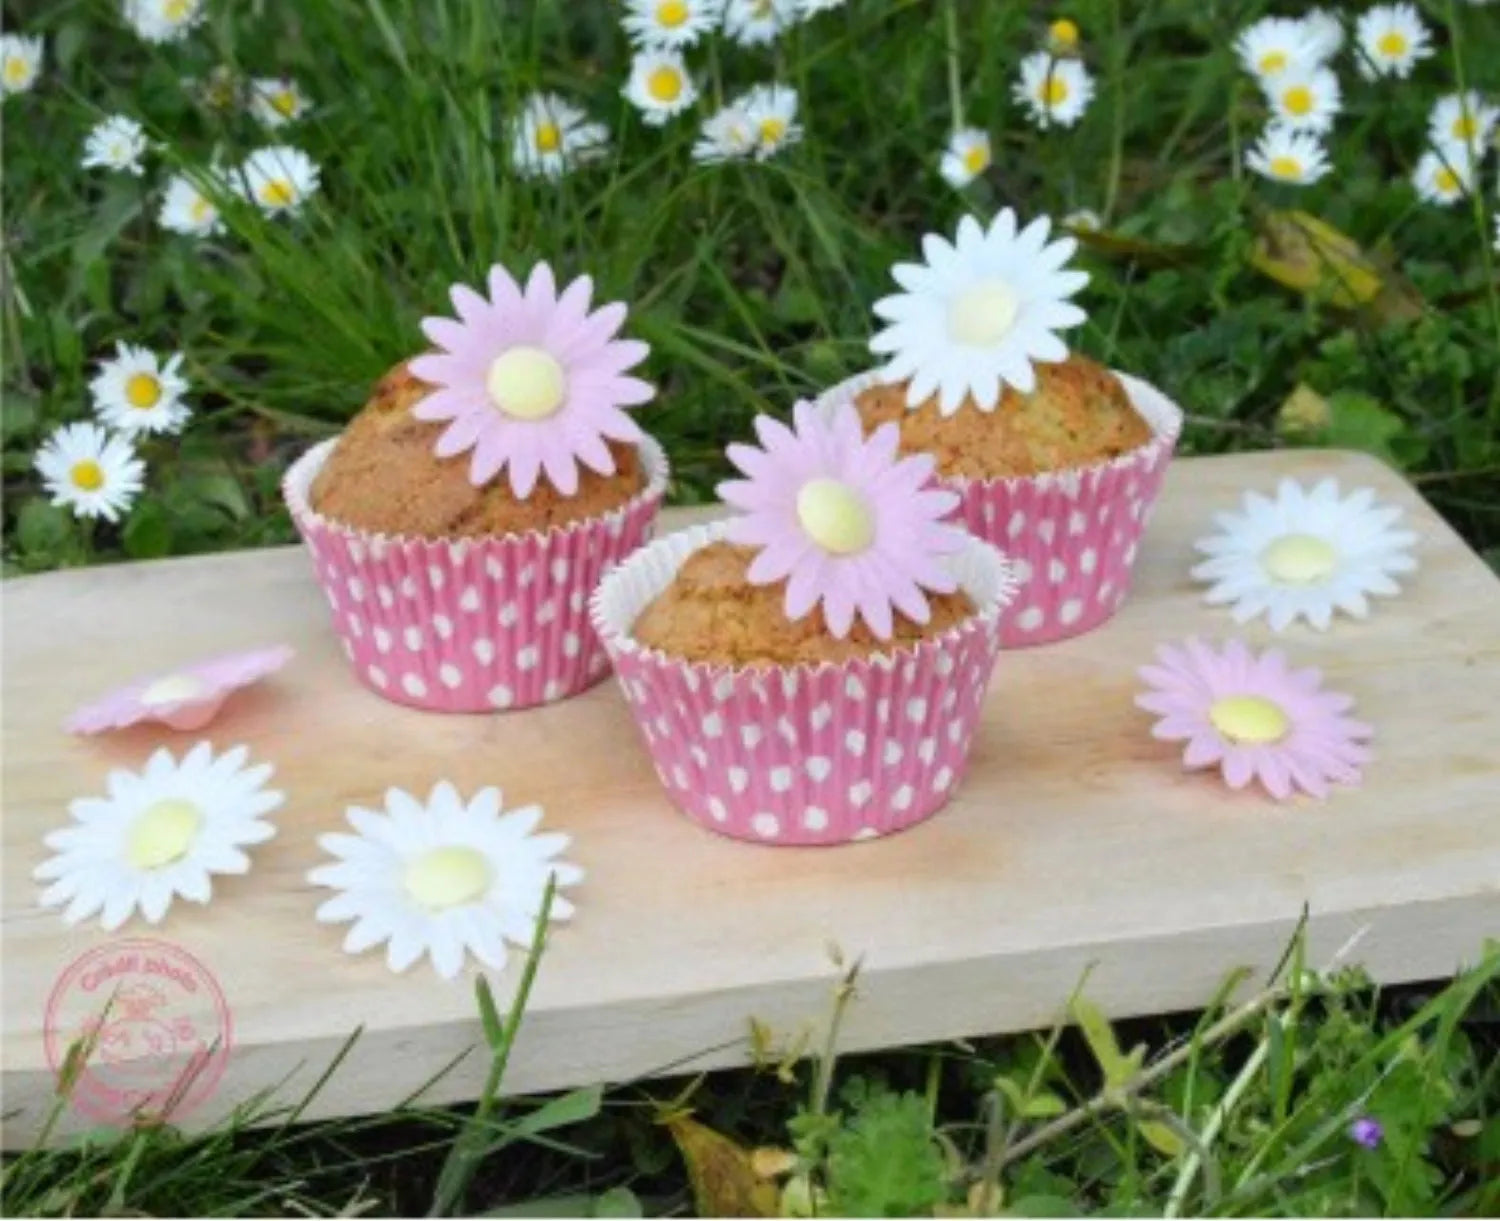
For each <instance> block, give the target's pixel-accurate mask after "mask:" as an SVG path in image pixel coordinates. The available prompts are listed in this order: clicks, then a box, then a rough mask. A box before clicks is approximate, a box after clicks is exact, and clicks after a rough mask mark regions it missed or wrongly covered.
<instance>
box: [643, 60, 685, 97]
mask: <svg viewBox="0 0 1500 1221" xmlns="http://www.w3.org/2000/svg"><path fill="white" fill-rule="evenodd" d="M646 92H647V93H649V94H650V95H651V96H652V97H653V98H655V99H656V100H657V101H658V102H675V101H676V100H677V98H678V97H679V96H680V95H681V93H682V73H680V72H679V71H677V69H676V68H666V67H662V68H657V69H656V70H655V71H653V72H652V73H651V75H650V76H648V77H647V78H646Z"/></svg>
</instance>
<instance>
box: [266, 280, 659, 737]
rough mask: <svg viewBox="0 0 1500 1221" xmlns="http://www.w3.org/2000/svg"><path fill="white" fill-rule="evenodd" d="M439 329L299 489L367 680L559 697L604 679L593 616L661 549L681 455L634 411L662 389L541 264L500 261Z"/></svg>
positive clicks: (512, 704)
mask: <svg viewBox="0 0 1500 1221" xmlns="http://www.w3.org/2000/svg"><path fill="white" fill-rule="evenodd" d="M488 287H489V297H488V298H485V297H484V296H481V295H480V294H479V293H477V292H475V291H473V290H472V289H469V288H466V287H463V286H461V285H460V286H457V287H455V288H454V289H453V290H452V298H453V305H454V309H455V310H456V312H457V314H458V317H457V318H456V319H455V318H428V319H426V320H425V321H424V322H423V323H422V330H423V332H424V333H425V334H426V336H427V338H428V339H429V340H430V341H431V342H432V344H433V346H434V349H435V350H433V351H430V352H428V353H426V354H424V355H421V356H417V357H415V358H413V359H411V360H409V361H406V362H404V363H402V364H400V365H398V366H397V367H396V368H395V369H393V370H391V372H389V373H388V374H387V375H386V376H385V377H384V378H383V379H381V381H380V383H379V384H378V385H377V386H376V388H375V392H374V395H373V397H372V398H371V399H370V401H369V403H367V404H366V405H365V407H364V408H363V409H362V410H361V411H360V412H359V414H358V415H357V416H356V417H355V418H354V419H353V420H352V421H351V422H350V424H349V427H348V428H347V429H345V431H344V432H343V434H342V435H340V436H339V437H337V438H335V439H334V440H332V441H327V442H324V443H323V444H321V445H318V446H316V447H315V448H313V449H312V450H310V451H309V452H308V453H306V454H304V455H303V456H302V457H301V458H300V459H299V460H298V461H297V462H296V463H294V464H293V466H292V467H291V469H290V470H289V471H288V472H287V475H286V479H285V481H284V484H283V492H284V494H285V497H286V501H287V505H288V507H289V508H290V510H291V514H292V519H293V520H294V521H295V522H296V525H297V529H298V531H299V532H300V533H301V535H302V538H303V540H304V541H305V542H306V543H307V546H308V549H309V551H311V553H312V555H313V558H314V562H315V564H316V567H317V572H318V576H319V578H320V580H321V581H322V585H323V589H324V592H325V593H326V594H327V597H328V602H329V605H330V607H331V608H332V612H333V626H334V631H335V632H336V633H337V634H338V636H339V637H340V638H341V640H342V641H343V646H344V651H345V653H346V654H347V655H348V657H349V660H350V662H351V663H352V664H353V666H354V670H355V674H356V675H357V676H358V677H359V679H360V680H361V681H362V682H364V683H365V684H367V685H368V686H369V687H371V688H372V689H373V690H375V691H376V692H378V693H379V694H381V695H383V696H385V697H387V698H389V699H392V700H395V701H397V702H399V703H403V704H410V705H413V706H415V707H418V708H427V709H433V710H438V711H446V712H479V711H486V710H493V709H508V708H525V707H529V706H531V705H535V704H540V703H545V702H548V701H552V700H558V699H563V698H565V697H567V696H569V695H572V694H575V693H576V692H578V691H580V690H582V689H583V688H585V687H587V686H589V685H590V684H591V683H593V682H595V681H597V680H598V679H599V678H601V677H603V675H604V674H605V673H606V672H607V670H608V661H607V659H606V657H605V655H604V653H603V651H602V649H601V648H600V647H599V642H598V639H597V637H596V636H595V635H594V632H593V629H592V628H591V626H590V624H589V619H588V597H589V594H590V593H591V592H592V590H593V588H594V586H595V584H596V583H597V582H598V579H599V576H600V574H601V573H602V572H604V571H605V570H606V569H608V568H610V567H611V566H613V565H614V564H617V563H618V562H620V561H621V560H623V559H624V558H625V557H626V556H628V555H630V554H631V553H632V552H633V551H635V550H636V549H637V548H639V547H640V546H641V544H642V543H643V542H644V541H645V539H646V537H647V535H648V533H649V531H650V528H651V525H652V522H653V521H654V519H655V517H656V512H657V509H658V508H659V506H660V504H661V498H662V494H663V492H664V490H665V488H666V480H667V463H666V458H665V456H664V455H663V453H662V450H661V447H660V446H658V445H657V444H656V443H655V442H654V441H653V440H652V439H651V438H650V437H648V436H646V434H645V433H643V432H642V431H641V429H640V427H639V426H638V425H637V424H636V423H635V421H634V420H633V419H632V418H631V417H630V415H628V414H627V412H628V410H629V409H630V408H633V407H636V406H639V405H640V404H642V403H645V402H647V401H649V400H650V398H651V397H652V393H653V392H652V389H651V387H650V386H649V385H647V384H646V383H645V382H643V381H641V380H639V379H638V378H635V377H632V376H629V370H630V369H631V368H632V367H633V366H635V365H637V364H638V363H639V362H640V361H641V360H642V359H643V358H644V357H645V355H646V352H647V348H646V345H645V344H644V343H640V342H637V341H634V340H626V339H619V338H616V337H615V336H616V334H617V332H618V331H619V330H620V327H621V326H622V324H623V323H624V321H625V313H626V310H625V306H624V305H622V304H618V303H616V304H610V305H604V306H601V307H600V308H598V309H596V310H591V309H590V297H591V295H592V291H593V285H592V283H591V282H590V280H589V279H588V277H586V276H585V277H581V278H580V279H577V280H574V281H573V282H572V283H571V284H569V285H567V287H566V288H564V289H563V290H562V291H561V292H559V291H558V289H557V286H556V284H555V282H554V280H553V276H552V271H551V269H550V268H549V267H547V266H546V265H545V264H540V265H538V266H537V267H536V268H534V269H533V270H532V272H531V275H530V277H529V278H528V279H527V281H526V284H525V287H524V289H523V288H522V287H521V286H520V285H519V284H518V283H517V282H516V281H515V280H513V279H512V278H511V276H510V275H509V274H508V273H507V272H506V271H505V269H504V268H501V267H495V268H492V269H491V271H490V274H489V285H488Z"/></svg>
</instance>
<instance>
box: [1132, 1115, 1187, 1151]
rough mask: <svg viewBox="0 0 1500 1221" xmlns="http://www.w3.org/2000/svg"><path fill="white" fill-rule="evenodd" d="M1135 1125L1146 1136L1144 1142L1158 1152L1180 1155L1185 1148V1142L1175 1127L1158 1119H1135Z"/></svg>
mask: <svg viewBox="0 0 1500 1221" xmlns="http://www.w3.org/2000/svg"><path fill="white" fill-rule="evenodd" d="M1135 1126H1136V1127H1137V1128H1138V1129H1139V1130H1140V1134H1141V1135H1142V1136H1144V1137H1145V1138H1146V1143H1147V1144H1148V1145H1150V1146H1151V1147H1152V1148H1153V1149H1155V1150H1156V1151H1157V1152H1158V1153H1160V1154H1163V1155H1165V1156H1167V1157H1181V1156H1182V1154H1183V1153H1184V1152H1185V1151H1186V1149H1187V1145H1186V1143H1185V1142H1184V1141H1183V1139H1182V1137H1181V1136H1180V1135H1179V1134H1178V1133H1177V1131H1176V1129H1174V1128H1172V1127H1170V1126H1168V1125H1167V1124H1164V1123H1162V1122H1161V1120H1159V1119H1141V1120H1137V1121H1136V1125H1135Z"/></svg>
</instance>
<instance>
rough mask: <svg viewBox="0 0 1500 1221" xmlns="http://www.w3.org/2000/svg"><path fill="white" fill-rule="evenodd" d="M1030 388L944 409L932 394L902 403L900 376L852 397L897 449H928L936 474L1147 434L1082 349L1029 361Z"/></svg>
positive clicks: (1066, 457)
mask: <svg viewBox="0 0 1500 1221" xmlns="http://www.w3.org/2000/svg"><path fill="white" fill-rule="evenodd" d="M1035 371H1036V389H1035V390H1034V391H1033V392H1032V393H1030V394H1021V393H1019V392H1017V391H1016V390H1014V389H1012V388H1010V387H1006V388H1005V390H1004V393H1003V394H1002V395H1001V397H1000V401H999V403H998V404H997V405H996V407H995V409H994V410H993V411H980V410H978V409H977V408H976V407H975V406H974V405H973V403H972V400H971V401H968V402H965V403H964V405H963V406H961V407H959V409H958V410H957V411H954V412H951V413H949V414H947V415H944V414H943V413H942V412H941V410H940V409H939V404H938V397H937V395H936V394H933V395H931V396H929V397H928V398H927V399H926V400H924V401H923V402H922V404H921V405H920V406H918V407H915V408H912V407H908V406H907V403H906V397H907V395H906V390H907V388H906V384H905V383H898V384H894V385H872V386H866V387H865V388H864V389H863V390H861V391H860V392H859V393H858V394H856V395H855V397H854V403H855V406H856V407H857V408H858V409H859V414H860V417H861V418H862V419H863V420H864V422H865V425H866V427H868V428H874V427H876V426H878V425H880V424H884V423H886V422H888V421H894V422H895V423H896V424H897V425H898V426H899V428H900V429H901V450H902V452H903V453H912V454H931V455H932V456H933V457H934V458H935V459H936V460H937V469H938V474H940V475H946V476H960V477H962V478H967V479H990V478H997V477H1000V478H1012V477H1015V476H1018V475H1038V474H1041V473H1043V472H1044V471H1066V470H1076V469H1078V468H1080V467H1086V466H1093V465H1095V464H1096V463H1100V462H1107V461H1109V460H1111V459H1113V458H1118V457H1119V456H1120V455H1121V454H1124V453H1128V452H1130V451H1131V450H1133V449H1138V448H1139V447H1141V446H1142V445H1145V444H1146V443H1147V442H1148V441H1150V440H1151V429H1150V427H1149V426H1148V425H1147V423H1146V421H1145V420H1144V419H1142V417H1141V415H1140V413H1139V412H1138V411H1136V409H1135V408H1134V407H1132V406H1131V405H1130V399H1129V397H1128V396H1127V395H1126V393H1125V388H1124V387H1123V386H1122V385H1121V384H1120V379H1119V378H1117V377H1116V376H1115V375H1114V374H1113V373H1111V372H1110V371H1109V370H1108V369H1106V368H1105V367H1104V366H1103V365H1101V364H1099V363H1097V362H1096V361H1092V360H1090V359H1089V358H1088V357H1087V356H1080V355H1078V354H1077V353H1073V354H1071V355H1069V356H1068V357H1067V359H1065V360H1060V361H1057V362H1055V363H1052V364H1038V365H1037V366H1036V370H1035Z"/></svg>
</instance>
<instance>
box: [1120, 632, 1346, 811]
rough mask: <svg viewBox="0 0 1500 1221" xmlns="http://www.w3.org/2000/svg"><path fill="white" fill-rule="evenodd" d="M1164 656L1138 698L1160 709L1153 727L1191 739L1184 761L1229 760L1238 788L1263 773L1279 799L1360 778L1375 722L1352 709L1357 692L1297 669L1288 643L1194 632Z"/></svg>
mask: <svg viewBox="0 0 1500 1221" xmlns="http://www.w3.org/2000/svg"><path fill="white" fill-rule="evenodd" d="M1156 656H1157V663H1158V664H1156V665H1150V666H1142V667H1141V670H1140V676H1141V679H1142V681H1144V682H1145V683H1146V684H1147V686H1148V688H1149V690H1147V691H1146V692H1145V693H1144V694H1142V695H1139V696H1137V697H1136V701H1135V702H1136V704H1137V705H1139V706H1140V707H1141V708H1144V709H1146V711H1148V712H1154V713H1155V714H1156V715H1157V717H1158V720H1157V722H1156V724H1155V725H1154V726H1153V727H1152V730H1151V733H1152V736H1153V737H1157V738H1161V739H1163V740H1165V741H1168V742H1186V743H1187V746H1186V748H1185V749H1184V750H1183V754H1182V762H1183V765H1184V766H1185V767H1187V768H1189V769H1198V768H1210V767H1218V768H1221V769H1222V771H1223V773H1224V780H1225V781H1226V783H1228V785H1229V787H1230V788H1232V789H1241V788H1244V787H1245V786H1246V785H1247V784H1249V783H1250V782H1251V781H1252V780H1258V781H1259V782H1260V784H1261V786H1262V787H1263V788H1264V789H1265V790H1266V792H1268V793H1270V794H1271V796H1272V797H1275V798H1276V799H1277V800H1280V801H1285V800H1286V799H1287V798H1288V797H1291V796H1292V795H1293V793H1295V792H1296V791H1297V790H1301V791H1302V792H1305V793H1310V794H1311V795H1312V796H1314V797H1326V796H1328V792H1329V787H1330V786H1331V785H1333V784H1348V785H1354V784H1358V783H1359V780H1360V769H1361V767H1362V765H1363V764H1365V763H1368V762H1369V760H1370V750H1369V747H1368V745H1366V742H1367V741H1368V739H1369V738H1370V736H1371V735H1372V733H1373V731H1372V730H1371V728H1370V727H1369V726H1368V725H1365V724H1363V723H1361V722H1359V721H1355V720H1352V719H1350V718H1349V717H1348V716H1346V715H1345V714H1346V713H1347V712H1349V711H1350V709H1352V708H1353V706H1354V701H1353V700H1352V699H1351V698H1350V697H1349V696H1347V695H1342V694H1339V693H1338V692H1333V691H1325V690H1324V689H1323V676H1322V674H1321V673H1320V672H1319V671H1317V670H1313V669H1307V670H1293V669H1290V668H1288V666H1287V662H1286V658H1285V657H1284V656H1283V655H1282V654H1281V653H1280V651H1278V650H1276V649H1267V650H1266V651H1265V652H1264V653H1260V654H1255V653H1252V652H1251V651H1250V649H1248V648H1247V647H1246V646H1245V645H1244V643H1243V642H1241V641H1239V640H1231V641H1229V642H1227V643H1226V644H1225V645H1224V647H1223V649H1222V650H1215V649H1214V648H1213V646H1211V645H1207V644H1204V643H1203V642H1202V641H1201V640H1198V639H1197V638H1192V639H1189V640H1186V641H1184V642H1183V643H1182V644H1181V645H1162V646H1161V647H1160V648H1158V649H1157V653H1156Z"/></svg>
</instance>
